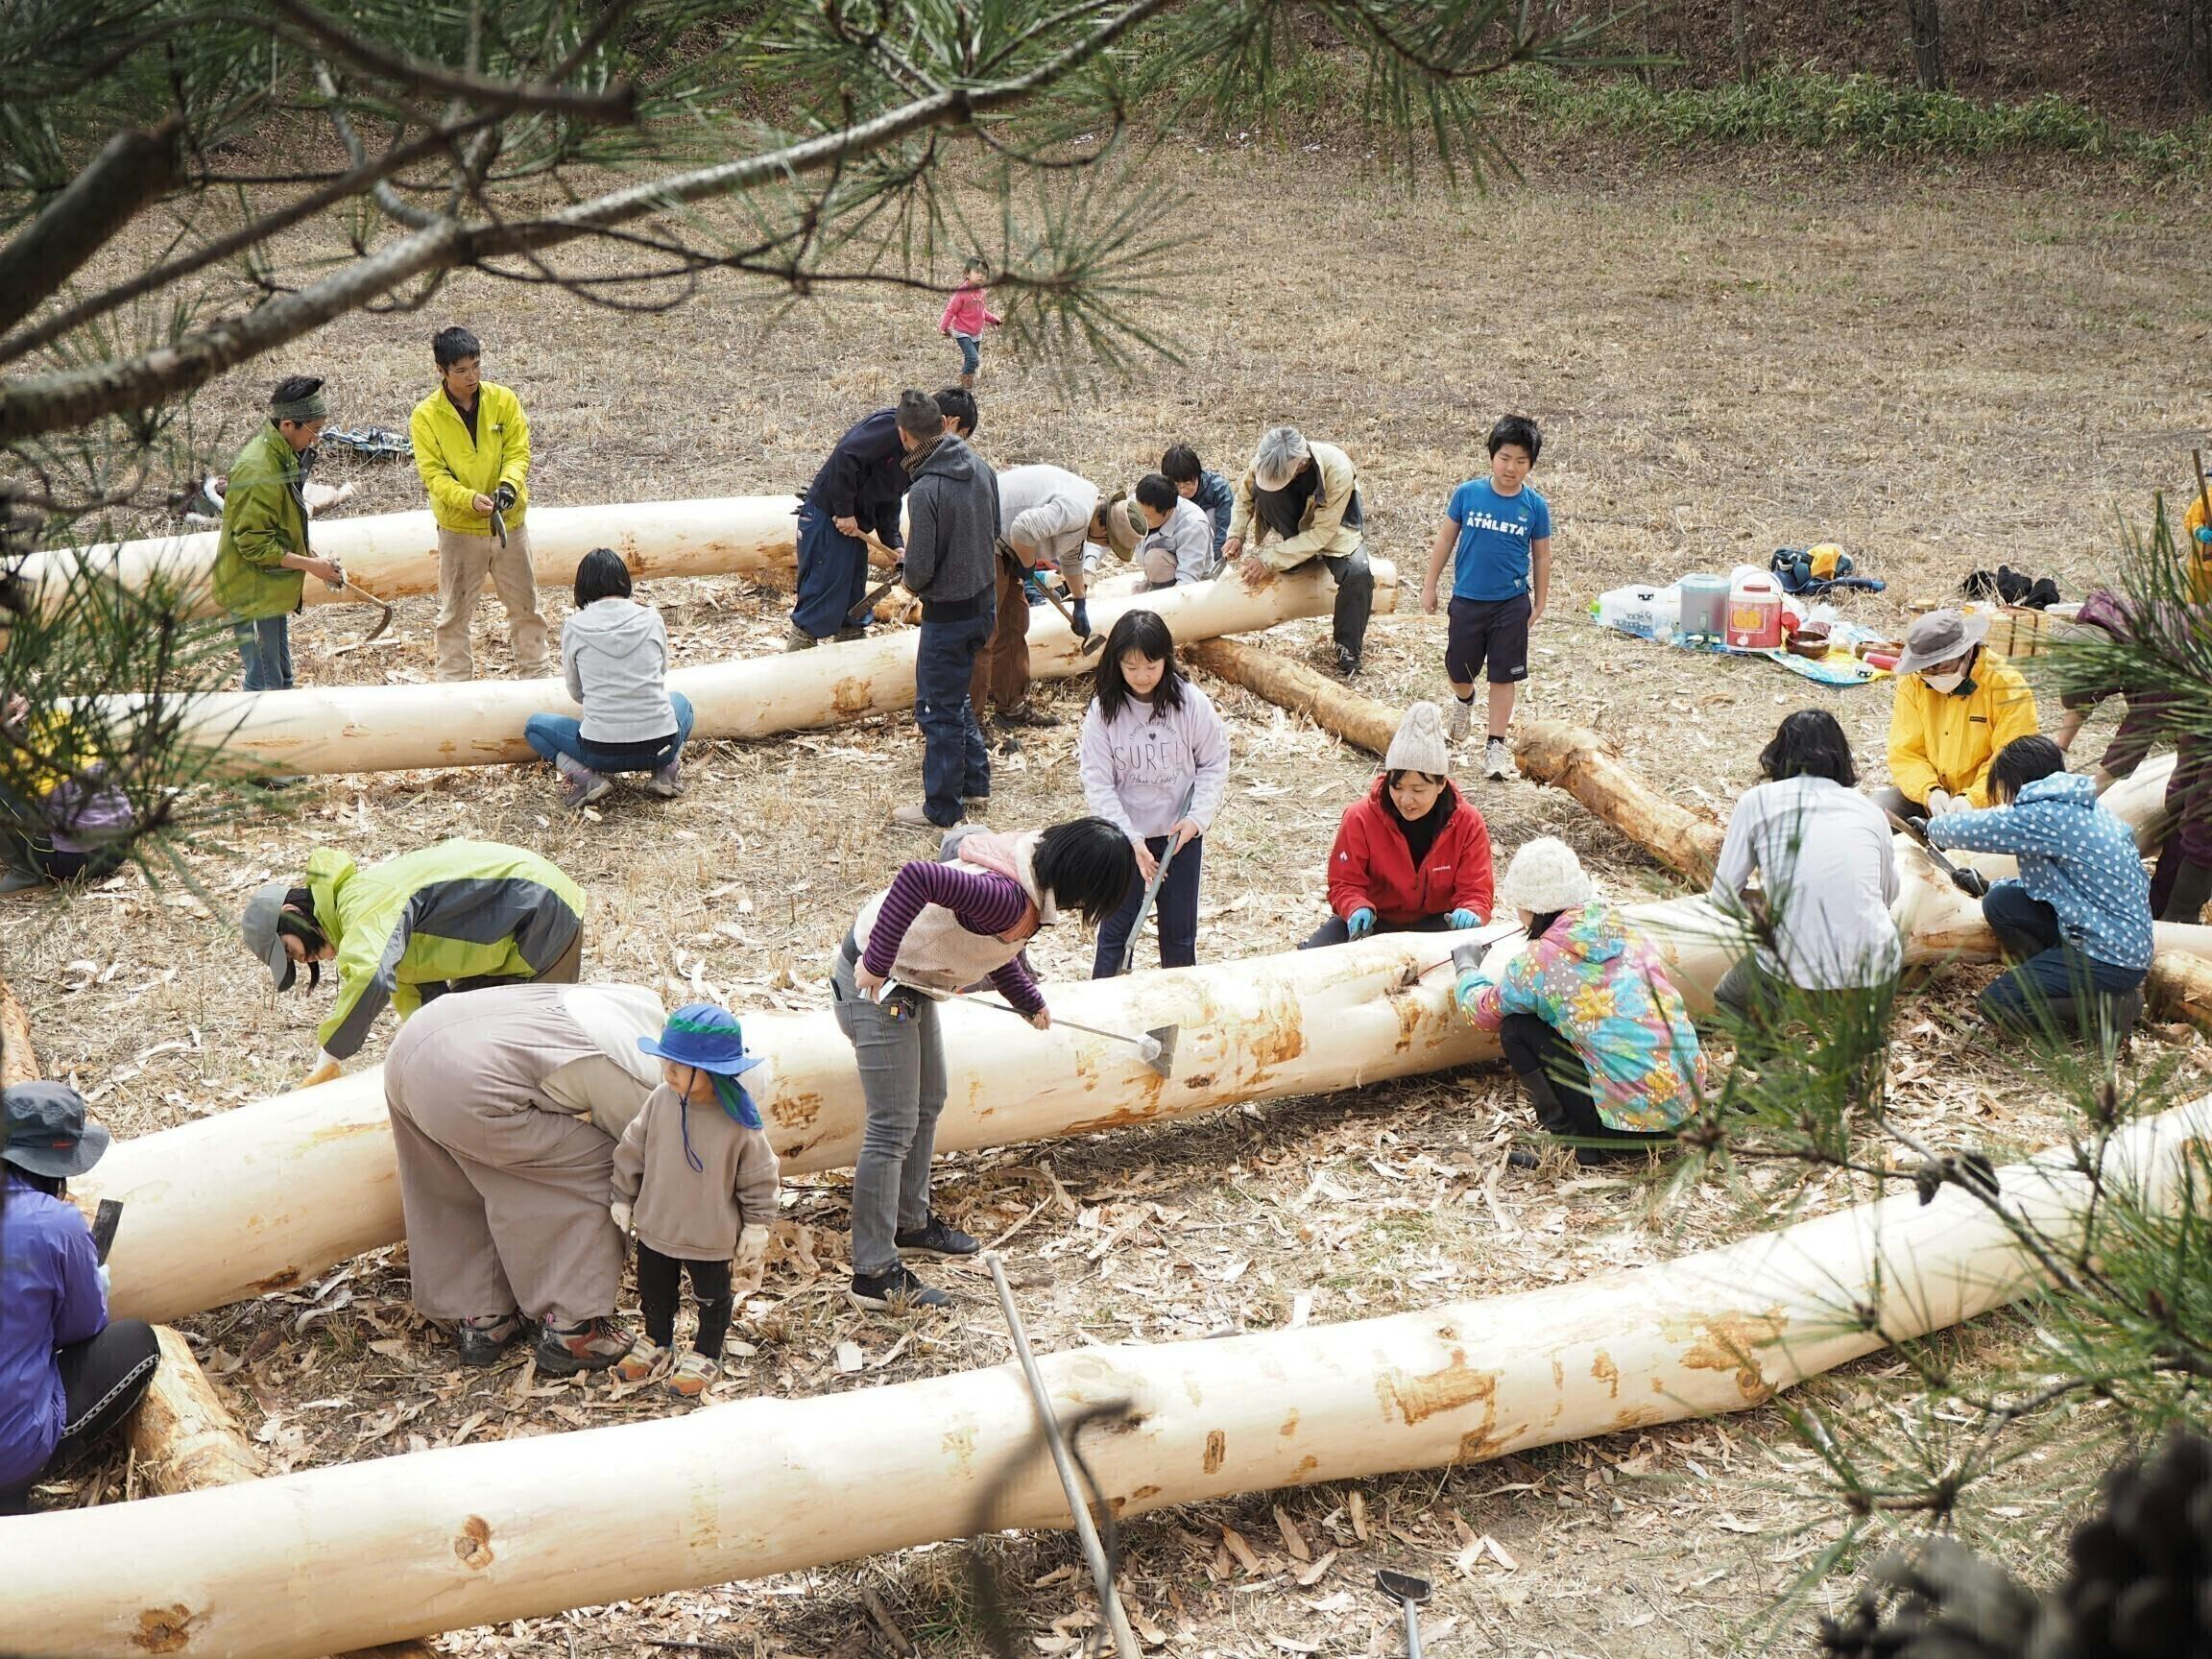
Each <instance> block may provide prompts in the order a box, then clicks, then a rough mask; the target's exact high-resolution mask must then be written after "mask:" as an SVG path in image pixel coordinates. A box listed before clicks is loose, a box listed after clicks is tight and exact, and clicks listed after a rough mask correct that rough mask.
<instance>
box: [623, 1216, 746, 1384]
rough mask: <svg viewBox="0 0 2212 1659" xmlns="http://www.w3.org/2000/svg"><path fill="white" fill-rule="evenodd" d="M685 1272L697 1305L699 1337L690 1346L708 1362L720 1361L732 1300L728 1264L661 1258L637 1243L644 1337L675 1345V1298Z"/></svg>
mask: <svg viewBox="0 0 2212 1659" xmlns="http://www.w3.org/2000/svg"><path fill="white" fill-rule="evenodd" d="M685 1272H689V1274H690V1275H691V1294H692V1295H693V1296H694V1297H696V1298H697V1299H698V1302H699V1334H698V1335H697V1336H696V1337H695V1338H693V1340H692V1343H691V1346H692V1347H694V1348H696V1349H698V1350H699V1352H700V1353H702V1354H704V1355H706V1356H707V1358H709V1359H717V1360H718V1359H720V1358H722V1342H723V1339H724V1338H725V1337H727V1336H728V1335H729V1334H730V1313H731V1310H732V1308H733V1306H734V1301H733V1297H732V1296H731V1293H730V1263H729V1262H727V1261H721V1262H685V1261H680V1260H679V1259H677V1258H676V1257H674V1256H663V1255H661V1252H660V1251H658V1250H656V1249H654V1248H653V1246H652V1245H650V1244H648V1243H646V1242H645V1241H644V1240H643V1239H642V1238H640V1239H639V1240H638V1241H637V1301H638V1303H639V1305H640V1306H641V1307H642V1308H643V1310H644V1313H645V1334H646V1336H647V1338H648V1339H649V1340H651V1341H654V1342H658V1343H660V1344H661V1347H663V1348H672V1347H674V1346H675V1344H676V1298H677V1294H678V1292H679V1290H680V1289H681V1287H682V1283H683V1278H684V1275H685Z"/></svg>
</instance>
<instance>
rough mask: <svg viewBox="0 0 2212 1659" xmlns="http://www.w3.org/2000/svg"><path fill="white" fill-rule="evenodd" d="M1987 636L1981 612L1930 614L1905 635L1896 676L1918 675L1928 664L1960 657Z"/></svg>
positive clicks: (1987, 629)
mask: <svg viewBox="0 0 2212 1659" xmlns="http://www.w3.org/2000/svg"><path fill="white" fill-rule="evenodd" d="M1988 632H1989V618H1988V616H1987V615H1985V614H1984V613H1982V612H1979V611H1977V612H1974V613H1971V614H1969V613H1966V612H1964V611H1931V612H1929V613H1928V614H1927V615H1925V616H1923V617H1921V618H1920V620H1919V621H1917V622H1915V623H1913V624H1912V626H1911V628H1909V629H1907V630H1906V631H1905V655H1904V656H1902V657H1900V658H1898V659H1897V672H1898V673H1900V674H1912V673H1917V672H1918V671H1919V670H1920V669H1922V668H1925V667H1927V666H1928V665H1929V664H1930V663H1933V662H1948V661H1951V659H1952V658H1954V657H1963V656H1965V655H1966V653H1967V652H1968V651H1969V650H1970V649H1971V648H1972V647H1974V646H1976V645H1979V644H1981V643H1982V637H1983V636H1984V634H1986V633H1988Z"/></svg>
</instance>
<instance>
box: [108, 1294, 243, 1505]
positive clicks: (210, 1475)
mask: <svg viewBox="0 0 2212 1659" xmlns="http://www.w3.org/2000/svg"><path fill="white" fill-rule="evenodd" d="M154 1335H155V1338H156V1340H157V1341H158V1342H159V1343H160V1345H161V1363H160V1364H159V1365H158V1366H157V1367H156V1369H155V1372H154V1381H153V1383H151V1384H149V1385H148V1387H147V1389H146V1393H145V1395H144V1397H143V1398H142V1399H141V1400H140V1401H139V1402H138V1408H137V1410H135V1411H133V1412H132V1414H131V1419H130V1423H129V1435H130V1440H131V1450H132V1453H133V1454H134V1455H136V1457H137V1459H138V1471H139V1473H140V1474H141V1475H143V1476H144V1477H145V1478H146V1480H147V1482H148V1483H149V1484H150V1485H152V1487H153V1488H154V1490H155V1491H156V1492H159V1493H164V1494H166V1493H175V1492H198V1491H202V1490H204V1489H205V1488H207V1487H209V1486H235V1485H237V1484H238V1483H239V1482H240V1481H244V1480H258V1479H261V1477H262V1476H263V1475H265V1474H267V1473H268V1466H267V1464H266V1463H265V1462H264V1461H263V1460H262V1457H261V1455H260V1454H259V1453H258V1452H256V1451H255V1450H254V1449H253V1445H252V1441H250V1440H248V1439H247V1438H246V1435H245V1433H244V1431H241V1430H240V1429H239V1427H238V1419H237V1418H235V1417H233V1416H231V1415H230V1407H228V1406H226V1405H224V1404H223V1397H222V1396H221V1395H220V1394H218V1393H216V1392H215V1384H214V1383H210V1382H209V1381H208V1380H207V1373H206V1372H204V1371H203V1370H201V1369H200V1361H199V1360H198V1359H196V1358H193V1356H192V1349H191V1347H190V1345H189V1344H187V1343H186V1342H185V1340H184V1338H183V1337H182V1336H180V1335H179V1334H177V1333H176V1332H175V1331H172V1330H171V1329H170V1328H169V1327H168V1326H166V1325H156V1326H155V1327H154Z"/></svg>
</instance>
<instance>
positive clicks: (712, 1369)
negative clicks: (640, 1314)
mask: <svg viewBox="0 0 2212 1659" xmlns="http://www.w3.org/2000/svg"><path fill="white" fill-rule="evenodd" d="M721 1375H722V1367H721V1366H720V1365H718V1364H716V1363H715V1362H714V1361H713V1360H711V1359H709V1358H707V1356H706V1355H704V1354H702V1353H700V1352H699V1350H698V1349H696V1348H694V1349H692V1350H691V1352H690V1353H688V1354H686V1355H685V1356H684V1358H681V1359H679V1360H677V1361H676V1368H675V1369H674V1370H673V1371H671V1372H669V1373H668V1380H667V1381H666V1382H665V1383H661V1392H662V1393H664V1394H668V1395H671V1396H672V1397H674V1398H675V1399H678V1400H696V1399H698V1398H699V1396H700V1395H702V1394H704V1393H706V1392H707V1385H708V1384H709V1383H712V1382H713V1381H714V1379H715V1378H717V1377H719V1376H721Z"/></svg>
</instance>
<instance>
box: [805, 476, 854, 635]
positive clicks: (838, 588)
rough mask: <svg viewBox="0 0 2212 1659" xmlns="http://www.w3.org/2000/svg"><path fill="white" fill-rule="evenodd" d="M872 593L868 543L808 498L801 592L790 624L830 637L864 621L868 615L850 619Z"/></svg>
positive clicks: (810, 632)
mask: <svg viewBox="0 0 2212 1659" xmlns="http://www.w3.org/2000/svg"><path fill="white" fill-rule="evenodd" d="M867 597H868V547H867V544H866V543H865V542H862V541H856V540H855V539H854V538H853V537H851V536H848V535H846V534H845V533H844V532H843V531H842V530H840V529H838V528H837V525H836V523H835V521H834V520H832V519H831V518H830V517H829V514H828V513H827V512H825V511H824V510H823V509H821V508H819V507H817V506H815V505H814V503H813V502H811V501H809V502H807V503H806V504H805V506H803V507H801V508H800V509H799V597H798V602H797V603H796V604H795V605H793V606H792V608H791V625H792V626H793V627H794V628H796V629H798V630H799V632H800V633H802V634H810V635H812V636H813V637H815V638H817V639H828V638H829V637H832V636H833V635H835V634H836V632H837V630H838V629H840V628H857V627H861V626H864V625H865V624H866V622H867V620H868V619H867V618H866V617H865V616H863V617H862V618H861V619H860V620H859V621H858V622H848V621H847V620H846V618H847V617H848V616H850V615H852V613H853V610H854V607H855V606H857V605H858V604H859V603H860V601H861V600H863V599H865V598H867Z"/></svg>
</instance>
